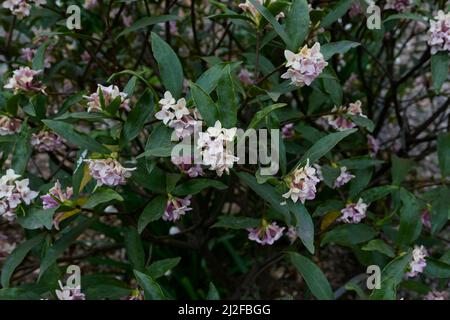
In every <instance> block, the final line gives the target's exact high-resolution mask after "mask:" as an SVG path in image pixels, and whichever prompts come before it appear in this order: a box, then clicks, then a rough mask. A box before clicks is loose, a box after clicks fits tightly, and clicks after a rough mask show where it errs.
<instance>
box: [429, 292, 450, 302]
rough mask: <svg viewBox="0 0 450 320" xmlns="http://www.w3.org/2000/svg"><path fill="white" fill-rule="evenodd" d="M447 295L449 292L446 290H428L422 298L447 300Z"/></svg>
mask: <svg viewBox="0 0 450 320" xmlns="http://www.w3.org/2000/svg"><path fill="white" fill-rule="evenodd" d="M448 296H449V293H448V292H446V291H436V290H433V291H430V292H428V293H427V295H426V296H425V297H424V298H423V300H447V299H448Z"/></svg>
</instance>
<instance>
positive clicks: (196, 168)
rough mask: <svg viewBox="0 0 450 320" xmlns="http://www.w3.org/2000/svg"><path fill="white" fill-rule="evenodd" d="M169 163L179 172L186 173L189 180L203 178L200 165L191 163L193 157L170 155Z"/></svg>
mask: <svg viewBox="0 0 450 320" xmlns="http://www.w3.org/2000/svg"><path fill="white" fill-rule="evenodd" d="M171 161H172V163H173V164H175V165H176V166H177V167H178V168H179V169H180V171H181V172H184V173H187V175H188V176H189V177H191V178H196V177H198V176H203V175H204V173H203V169H202V167H201V165H200V164H194V163H193V157H191V156H184V157H183V156H175V155H172V157H171Z"/></svg>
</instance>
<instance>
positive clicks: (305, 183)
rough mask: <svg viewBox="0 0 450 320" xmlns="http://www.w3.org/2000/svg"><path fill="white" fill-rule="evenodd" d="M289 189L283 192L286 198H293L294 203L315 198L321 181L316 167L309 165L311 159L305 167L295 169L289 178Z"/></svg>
mask: <svg viewBox="0 0 450 320" xmlns="http://www.w3.org/2000/svg"><path fill="white" fill-rule="evenodd" d="M288 180H289V191H288V192H287V193H285V194H283V197H284V198H286V199H289V198H290V199H291V200H292V201H293V202H294V203H295V202H297V201H298V200H299V199H300V201H301V203H305V201H306V200H313V199H314V198H315V197H316V191H317V189H316V185H317V183H319V182H320V179H319V178H318V176H317V172H316V168H314V167H311V166H310V165H309V159H308V160H307V162H306V165H305V166H304V167H300V168H298V169H295V170H294V172H293V173H292V175H291V176H290V177H289V178H288Z"/></svg>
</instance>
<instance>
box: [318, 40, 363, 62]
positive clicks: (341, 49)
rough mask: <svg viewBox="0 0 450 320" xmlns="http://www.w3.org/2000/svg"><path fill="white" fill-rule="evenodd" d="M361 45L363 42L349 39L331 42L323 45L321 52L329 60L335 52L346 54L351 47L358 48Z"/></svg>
mask: <svg viewBox="0 0 450 320" xmlns="http://www.w3.org/2000/svg"><path fill="white" fill-rule="evenodd" d="M360 45H361V44H360V43H359V42H355V41H348V40H343V41H338V42H330V43H326V44H324V45H323V46H321V47H320V52H321V53H322V54H323V58H324V59H325V60H328V59H330V58H331V57H332V56H334V55H335V54H344V53H346V52H348V51H349V50H350V49H353V48H356V47H358V46H360Z"/></svg>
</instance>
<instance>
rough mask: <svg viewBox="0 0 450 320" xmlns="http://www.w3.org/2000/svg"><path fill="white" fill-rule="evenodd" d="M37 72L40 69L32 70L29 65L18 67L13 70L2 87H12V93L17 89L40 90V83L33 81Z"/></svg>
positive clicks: (41, 88) (17, 90)
mask: <svg viewBox="0 0 450 320" xmlns="http://www.w3.org/2000/svg"><path fill="white" fill-rule="evenodd" d="M39 73H40V71H35V70H32V69H30V68H29V67H20V68H19V69H17V70H14V71H13V75H12V77H11V78H9V80H8V83H7V84H6V85H5V86H4V88H5V89H12V90H14V93H17V92H19V91H42V90H43V87H42V85H41V84H39V83H36V81H35V76H37V75H38V74H39Z"/></svg>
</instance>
